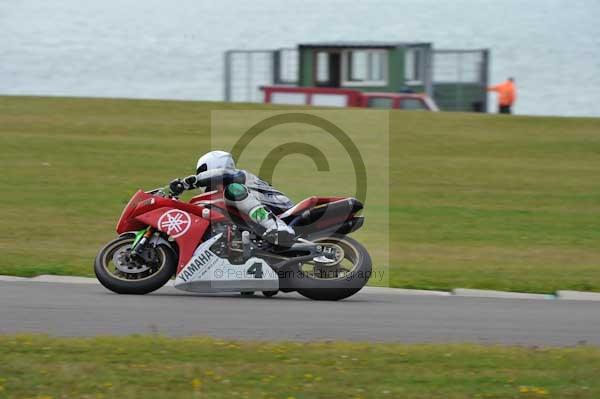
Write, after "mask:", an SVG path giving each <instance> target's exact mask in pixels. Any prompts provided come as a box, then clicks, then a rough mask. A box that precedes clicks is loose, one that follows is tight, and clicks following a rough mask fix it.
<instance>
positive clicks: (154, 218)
mask: <svg viewBox="0 0 600 399" xmlns="http://www.w3.org/2000/svg"><path fill="white" fill-rule="evenodd" d="M171 202H176V203H177V204H178V205H189V204H186V203H184V202H178V201H172V200H171ZM192 206H193V205H192ZM182 208H188V207H187V206H178V207H176V208H175V207H161V208H158V209H154V210H152V211H150V212H146V213H143V214H141V215H138V216H137V217H136V219H137V220H139V221H140V222H142V223H143V224H144V225H146V226H147V225H150V226H152V227H155V228H156V229H157V230H159V231H162V232H164V233H166V234H167V235H169V236H171V237H173V238H175V242H176V243H177V245H178V247H179V264H178V266H177V273H179V272H180V271H181V269H183V267H184V266H185V265H186V264H187V262H188V261H189V260H190V258H191V257H192V255H193V254H194V251H195V250H196V248H197V247H198V245H200V242H201V241H202V237H204V233H205V232H206V229H207V228H208V227H209V226H210V221H208V220H205V219H202V217H200V216H198V215H196V214H195V213H190V212H187V210H188V209H182ZM196 208H198V207H196Z"/></svg>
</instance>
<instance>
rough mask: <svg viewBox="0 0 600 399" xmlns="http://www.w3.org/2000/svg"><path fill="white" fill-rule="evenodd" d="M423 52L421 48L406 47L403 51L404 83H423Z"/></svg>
mask: <svg viewBox="0 0 600 399" xmlns="http://www.w3.org/2000/svg"><path fill="white" fill-rule="evenodd" d="M424 73H425V53H424V52H423V49H422V48H408V49H406V51H405V52H404V80H405V81H406V83H411V84H420V83H423V74H424Z"/></svg>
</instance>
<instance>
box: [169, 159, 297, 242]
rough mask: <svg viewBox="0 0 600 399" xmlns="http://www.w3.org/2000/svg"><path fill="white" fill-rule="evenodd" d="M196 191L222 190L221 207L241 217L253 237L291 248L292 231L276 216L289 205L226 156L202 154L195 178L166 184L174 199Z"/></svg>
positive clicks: (274, 190)
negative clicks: (223, 204) (224, 206)
mask: <svg viewBox="0 0 600 399" xmlns="http://www.w3.org/2000/svg"><path fill="white" fill-rule="evenodd" d="M199 187H205V191H206V192H208V191H212V190H216V189H220V188H222V191H223V193H224V197H225V203H226V204H227V205H229V206H231V207H233V208H235V209H237V210H238V211H239V212H240V214H242V216H243V217H244V219H245V221H246V222H247V224H248V226H249V227H250V228H251V229H252V230H253V232H254V233H256V234H258V235H260V236H262V237H263V238H264V239H265V240H267V241H269V242H271V243H273V244H275V245H283V246H289V245H291V244H292V242H293V239H294V236H295V232H294V230H293V229H292V228H291V227H290V226H288V225H287V224H286V223H285V222H284V221H282V220H281V219H279V218H278V217H277V216H276V214H279V213H282V212H284V211H286V210H288V209H290V208H291V207H293V206H294V204H293V203H292V201H290V199H289V198H288V197H286V196H285V195H284V194H283V193H282V192H280V191H278V190H276V189H275V188H273V187H272V186H271V185H270V184H268V183H267V182H265V181H263V180H261V179H259V178H258V177H257V176H255V175H254V174H252V173H250V172H248V171H245V170H241V169H236V168H235V162H234V160H233V157H232V156H231V154H229V153H228V152H225V151H211V152H208V153H206V154H204V155H203V156H201V157H200V158H199V159H198V163H197V165H196V174H194V175H191V176H188V177H186V178H184V179H175V180H173V181H172V182H171V183H170V184H169V189H170V190H171V193H172V194H173V195H176V196H178V195H180V194H181V193H183V192H184V191H185V190H193V189H195V188H199Z"/></svg>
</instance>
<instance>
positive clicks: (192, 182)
mask: <svg viewBox="0 0 600 399" xmlns="http://www.w3.org/2000/svg"><path fill="white" fill-rule="evenodd" d="M183 183H184V184H185V187H186V188H187V189H188V190H191V189H193V188H198V178H197V177H196V175H191V176H188V177H186V178H185V179H183Z"/></svg>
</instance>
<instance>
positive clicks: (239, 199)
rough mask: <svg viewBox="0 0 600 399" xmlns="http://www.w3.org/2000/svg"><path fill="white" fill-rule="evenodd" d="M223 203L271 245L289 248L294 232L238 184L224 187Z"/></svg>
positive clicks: (244, 187)
mask: <svg viewBox="0 0 600 399" xmlns="http://www.w3.org/2000/svg"><path fill="white" fill-rule="evenodd" d="M225 202H226V203H227V205H229V206H232V207H234V208H236V209H237V210H238V211H240V213H242V214H243V215H244V216H245V217H246V219H247V220H248V221H249V222H250V223H249V224H250V225H251V227H252V228H253V230H255V231H254V232H255V233H257V234H259V235H260V236H262V237H263V239H265V240H267V241H268V242H270V243H271V244H275V245H280V246H291V245H292V244H293V241H294V237H295V232H294V229H292V228H291V227H290V226H288V225H287V224H286V223H285V222H284V221H283V220H281V219H279V218H278V217H277V216H275V214H274V213H273V212H271V211H270V210H269V209H268V208H267V207H265V206H264V205H263V204H262V203H261V202H260V201H259V200H258V199H257V198H256V197H255V196H254V195H253V194H252V192H250V190H248V188H247V187H246V186H245V185H243V184H240V183H232V184H229V185H228V186H227V187H225Z"/></svg>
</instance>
